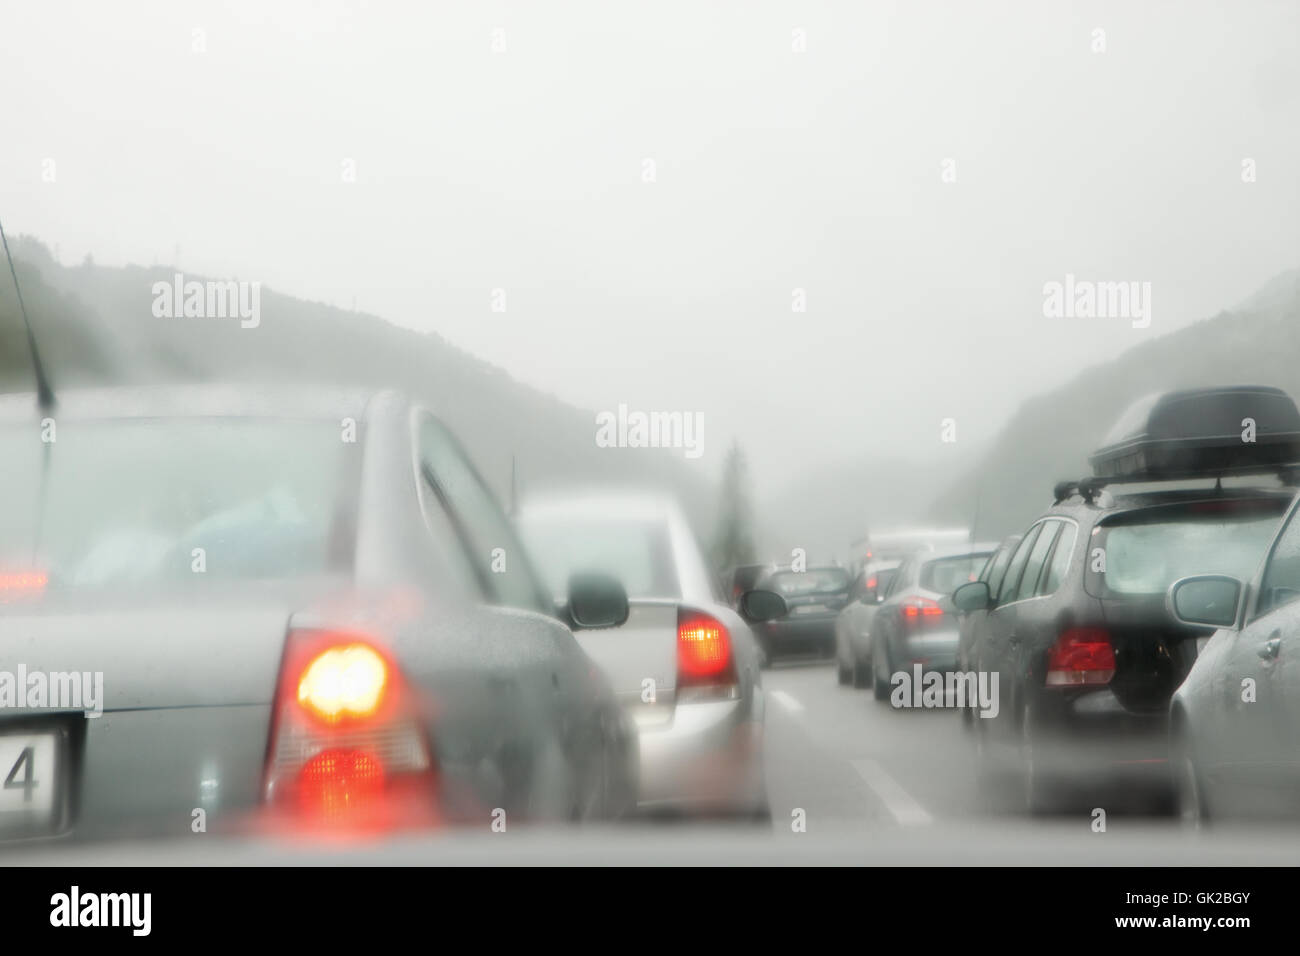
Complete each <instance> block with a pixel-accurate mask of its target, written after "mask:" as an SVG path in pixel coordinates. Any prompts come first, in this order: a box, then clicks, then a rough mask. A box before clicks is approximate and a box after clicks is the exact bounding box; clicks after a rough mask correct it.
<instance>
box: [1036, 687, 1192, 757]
mask: <svg viewBox="0 0 1300 956" xmlns="http://www.w3.org/2000/svg"><path fill="white" fill-rule="evenodd" d="M1034 714H1035V719H1034V726H1033V728H1032V732H1033V739H1034V740H1035V744H1036V745H1035V748H1034V751H1035V754H1034V760H1035V763H1036V764H1037V765H1038V766H1040V767H1042V768H1043V769H1044V770H1045V771H1050V772H1053V773H1055V774H1058V775H1061V776H1071V777H1073V776H1079V775H1084V774H1086V775H1090V776H1093V777H1108V778H1118V779H1124V780H1168V779H1169V714H1168V711H1167V710H1162V711H1155V712H1147V713H1139V712H1135V711H1132V710H1128V709H1127V708H1125V707H1124V705H1123V704H1122V703H1120V701H1119V699H1118V698H1116V696H1115V694H1114V693H1113V692H1112V691H1111V690H1110V689H1109V688H1101V689H1098V690H1092V691H1087V692H1084V693H1077V692H1076V693H1067V694H1061V695H1056V696H1054V695H1053V694H1052V693H1051V692H1048V691H1044V692H1043V693H1042V694H1041V695H1040V696H1039V698H1038V702H1037V706H1036V707H1035V709H1034Z"/></svg>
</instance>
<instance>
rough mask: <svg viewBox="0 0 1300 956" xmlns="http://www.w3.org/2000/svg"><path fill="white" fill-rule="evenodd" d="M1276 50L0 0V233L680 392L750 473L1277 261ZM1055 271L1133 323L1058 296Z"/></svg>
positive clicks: (1134, 19)
mask: <svg viewBox="0 0 1300 956" xmlns="http://www.w3.org/2000/svg"><path fill="white" fill-rule="evenodd" d="M497 28H500V29H503V30H504V38H505V43H506V52H504V53H494V52H492V41H493V31H494V29H497ZM1095 28H1101V29H1103V30H1104V31H1105V43H1106V51H1105V52H1104V53H1094V52H1092V50H1091V45H1092V43H1093V32H1092V31H1093V30H1094V29H1095ZM195 29H200V30H202V31H204V36H205V40H206V52H204V53H196V52H194V51H193V49H192V46H193V42H194V39H193V38H194V34H193V31H194V30H195ZM795 29H801V30H803V31H805V34H806V37H807V49H806V52H804V53H795V52H793V51H792V39H793V36H792V31H794V30H795ZM1298 46H1300V3H1297V2H1224V3H1199V2H1140V3H1135V2H1124V3H1115V4H1108V3H1075V4H1068V3H1060V2H1057V3H1050V2H1024V3H1005V4H991V3H977V2H956V3H951V4H937V3H933V4H931V3H922V2H904V3H897V4H886V3H874V2H850V0H844V2H823V3H808V2H787V3H772V2H731V3H710V2H708V0H693V2H646V3H639V4H636V5H635V6H633V4H631V3H608V2H591V3H545V2H540V0H533V2H516V3H505V2H491V0H488V2H474V3H471V2H441V3H420V4H415V3H412V4H398V3H378V2H372V3H359V4H342V3H333V2H295V3H288V2H275V3H240V4H229V5H227V4H212V3H184V2H131V3H124V4H104V3H94V2H83V3H60V2H46V0H42V2H27V0H23V2H17V0H0V63H3V65H4V75H5V89H4V102H5V110H4V120H5V122H4V125H3V139H2V140H0V142H3V148H2V149H0V216H3V222H4V224H5V228H6V230H7V231H8V232H9V233H10V234H11V235H13V234H19V233H27V234H32V235H35V236H37V237H38V238H40V239H42V240H43V241H45V242H46V243H47V244H50V245H55V244H57V246H58V248H59V256H60V258H61V259H62V261H64V262H66V263H75V262H78V261H80V259H81V258H82V257H83V256H84V255H85V254H86V253H87V252H90V253H92V254H93V255H94V257H95V260H96V261H97V262H99V263H101V264H126V263H140V264H146V265H148V264H154V263H172V262H174V261H175V262H178V263H179V265H180V267H181V268H182V269H188V270H193V271H196V272H202V273H206V274H215V275H226V274H231V275H237V276H238V277H240V278H244V279H259V280H261V281H262V282H263V283H265V284H266V285H269V286H271V287H274V288H276V289H278V290H281V291H284V292H287V293H290V294H293V295H298V296H301V297H303V298H307V299H312V300H318V301H324V302H331V303H334V304H337V305H340V306H351V305H352V303H353V301H354V300H355V302H356V304H357V306H358V308H361V309H363V310H365V311H368V312H373V313H376V314H379V315H382V316H384V317H386V318H390V319H392V320H394V321H396V322H398V323H401V324H404V325H408V326H411V327H413V328H418V329H435V330H437V331H438V332H439V333H441V334H442V335H444V336H445V337H447V338H448V339H450V340H451V341H453V342H455V343H456V344H458V345H460V346H462V347H464V348H466V349H467V350H469V351H471V352H473V353H475V354H477V355H479V356H481V357H483V358H485V359H487V360H489V361H491V362H493V363H496V364H498V365H501V366H502V367H504V368H505V369H507V370H508V371H509V372H510V373H512V374H514V375H515V376H517V377H519V378H521V379H524V380H526V381H528V382H530V383H532V384H535V385H538V386H540V387H542V388H544V389H546V390H548V391H551V392H554V393H555V394H556V395H558V396H560V397H562V398H564V399H566V400H568V401H571V402H573V403H576V404H579V405H583V406H586V407H589V408H592V409H597V410H598V409H613V408H615V407H616V406H617V405H618V403H620V402H625V403H627V404H629V405H631V406H632V407H634V408H641V409H646V410H688V411H699V412H702V413H703V414H704V416H705V421H706V429H705V442H706V445H705V449H706V454H705V457H704V458H703V459H701V460H700V464H699V465H698V467H705V468H708V469H710V470H711V471H713V470H716V468H717V464H718V462H719V460H720V458H721V451H722V449H723V446H724V444H725V442H726V441H727V440H728V439H729V438H730V437H731V436H733V435H737V436H739V437H740V438H741V440H742V441H743V442H744V443H745V445H746V447H747V449H748V450H749V453H750V457H751V461H752V465H753V469H754V473H755V477H756V479H757V480H758V484H759V487H760V491H763V490H770V489H772V488H774V487H776V486H778V485H781V484H784V483H786V482H788V481H790V480H793V479H796V478H797V476H798V475H799V473H800V469H801V468H803V467H807V466H809V465H811V464H815V463H818V462H823V461H829V460H834V459H840V458H854V457H859V456H861V455H863V454H865V453H867V452H868V451H870V450H873V449H883V450H886V451H887V452H888V453H889V454H891V455H894V456H897V455H908V454H911V453H914V454H916V455H918V456H928V455H929V454H930V453H932V451H933V450H934V447H935V445H936V444H937V443H938V440H939V421H940V419H941V418H944V417H954V418H956V419H957V422H958V438H959V441H962V442H974V441H980V440H983V439H986V438H988V437H990V436H991V435H992V434H993V433H994V432H995V431H996V430H997V429H998V427H999V426H1000V425H1001V423H1002V422H1003V421H1004V420H1005V418H1006V416H1007V415H1008V414H1009V413H1010V412H1011V411H1012V410H1013V409H1014V407H1015V406H1016V405H1017V404H1018V403H1019V402H1020V401H1022V400H1023V399H1024V398H1025V397H1027V396H1029V395H1030V394H1032V393H1033V392H1035V391H1037V390H1040V389H1042V388H1044V387H1050V386H1051V385H1052V384H1053V383H1055V382H1057V381H1059V380H1060V379H1061V378H1062V376H1068V375H1070V374H1071V372H1072V370H1073V369H1075V368H1076V367H1078V365H1079V364H1080V363H1086V364H1090V363H1093V362H1096V361H1100V360H1104V359H1106V358H1108V357H1111V356H1114V355H1116V354H1118V353H1119V352H1120V351H1122V350H1124V349H1126V348H1128V347H1130V346H1132V345H1134V344H1136V343H1138V342H1140V341H1142V340H1144V339H1145V338H1147V337H1150V336H1153V335H1160V334H1164V333H1166V332H1168V331H1170V330H1172V329H1174V328H1177V327H1179V326H1180V325H1182V324H1185V323H1187V322H1189V321H1193V320H1196V319H1200V318H1204V317H1206V316H1209V315H1212V314H1214V313H1216V312H1218V311H1219V310H1220V309H1222V308H1226V307H1230V306H1232V305H1233V304H1235V303H1236V302H1238V301H1240V300H1241V299H1243V298H1244V297H1245V296H1247V295H1248V294H1249V293H1250V292H1252V291H1253V290H1254V289H1255V288H1256V287H1257V286H1259V285H1260V284H1261V283H1263V282H1264V281H1266V280H1267V279H1268V278H1270V277H1272V276H1273V275H1275V274H1276V273H1278V272H1280V271H1282V270H1283V269H1287V268H1292V267H1295V266H1296V265H1298V264H1300V225H1298V224H1300V185H1298V183H1300V176H1298V175H1297V170H1300V133H1298V132H1297V127H1298V124H1297V122H1296V119H1297V116H1300V56H1298V55H1297V53H1298V49H1297V47H1298ZM1247 157H1249V158H1253V159H1254V160H1255V161H1256V163H1257V170H1258V181H1257V182H1255V183H1253V184H1243V183H1242V181H1241V162H1242V159H1243V158H1247ZM349 158H350V159H352V160H354V161H355V163H356V168H357V179H358V181H357V182H355V183H351V184H348V183H344V182H342V176H341V168H342V163H343V161H344V160H345V159H349ZM647 158H649V159H653V160H654V161H655V164H656V167H657V181H656V182H654V183H652V184H647V183H643V182H642V169H643V160H645V159H647ZM946 158H953V159H955V160H956V164H957V165H956V169H957V181H956V182H955V183H949V184H946V183H943V182H941V179H940V164H941V162H942V161H943V160H944V159H946ZM47 159H52V160H54V163H55V167H54V168H55V171H56V181H55V182H53V183H47V182H44V181H43V180H42V171H43V169H44V168H45V167H44V165H43V164H44V162H45V160H47ZM178 247H179V256H178V255H177V252H176V250H177V248H178ZM1067 272H1070V273H1074V274H1075V275H1076V276H1078V277H1079V278H1084V279H1096V280H1135V281H1148V282H1151V283H1152V286H1153V293H1152V305H1153V321H1152V323H1151V327H1150V328H1148V329H1145V330H1140V329H1134V328H1132V327H1131V324H1130V322H1128V321H1127V320H1124V319H1104V320H1103V319H1092V320H1051V319H1046V318H1044V317H1043V314H1042V301H1043V296H1042V287H1043V283H1044V282H1047V281H1052V280H1062V279H1063V278H1064V276H1065V274H1066V273H1067ZM497 287H500V288H504V289H505V290H506V293H507V304H508V306H507V311H506V312H505V313H504V314H501V313H494V312H492V311H491V309H490V302H491V299H490V296H491V290H492V289H493V288H497ZM795 288H802V289H805V290H806V294H807V302H808V311H807V312H806V313H804V314H794V313H792V312H791V292H792V290H793V289H795Z"/></svg>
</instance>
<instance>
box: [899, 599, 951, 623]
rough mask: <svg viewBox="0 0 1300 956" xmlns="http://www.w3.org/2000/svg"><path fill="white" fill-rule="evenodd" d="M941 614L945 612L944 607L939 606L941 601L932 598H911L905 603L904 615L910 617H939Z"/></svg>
mask: <svg viewBox="0 0 1300 956" xmlns="http://www.w3.org/2000/svg"><path fill="white" fill-rule="evenodd" d="M941 614H943V608H941V607H940V606H939V602H938V601H932V600H930V598H923V597H918V598H909V599H908V600H907V601H905V602H904V603H903V617H906V618H909V619H913V620H914V619H916V618H918V617H938V616H939V615H941Z"/></svg>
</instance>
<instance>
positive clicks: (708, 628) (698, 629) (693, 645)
mask: <svg viewBox="0 0 1300 956" xmlns="http://www.w3.org/2000/svg"><path fill="white" fill-rule="evenodd" d="M735 675H736V669H735V663H734V661H733V660H732V657H731V635H730V634H728V633H727V628H726V626H725V625H724V624H723V623H722V622H721V621H719V620H718V619H717V618H714V617H711V616H710V615H708V614H704V613H702V612H699V611H689V610H686V609H685V608H683V609H682V610H680V611H678V614H677V685H678V686H679V687H682V686H686V685H691V684H732V683H735V680H736V676H735Z"/></svg>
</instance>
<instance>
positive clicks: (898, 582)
mask: <svg viewBox="0 0 1300 956" xmlns="http://www.w3.org/2000/svg"><path fill="white" fill-rule="evenodd" d="M912 564H913V562H912V561H904V562H903V564H902V565H901V566H900V567H899V568H898V570H897V571H895V572H894V576H893V578H891V579H890V581H889V590H887V591H886V592H885V597H886V598H891V597H893V596H894V592H895V591H898V590H899V589H900V588H902V586H903V583H904V582H905V581H907V580H908V579H909V578H911V575H912Z"/></svg>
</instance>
